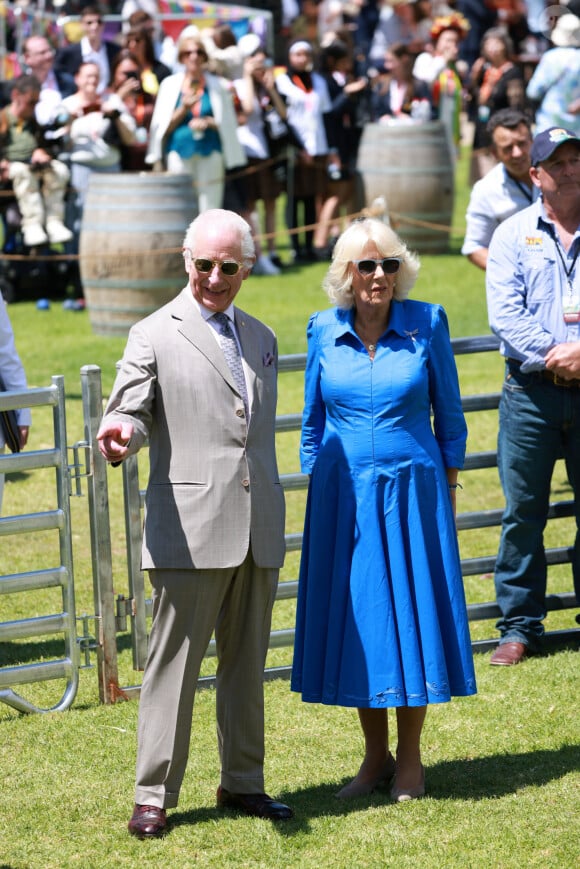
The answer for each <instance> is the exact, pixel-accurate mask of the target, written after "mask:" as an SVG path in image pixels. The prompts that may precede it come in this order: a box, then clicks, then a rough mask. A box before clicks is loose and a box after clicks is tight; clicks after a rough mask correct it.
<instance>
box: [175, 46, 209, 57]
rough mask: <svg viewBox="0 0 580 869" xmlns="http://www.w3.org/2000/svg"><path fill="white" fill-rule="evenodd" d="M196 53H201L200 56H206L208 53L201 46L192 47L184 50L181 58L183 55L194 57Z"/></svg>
mask: <svg viewBox="0 0 580 869" xmlns="http://www.w3.org/2000/svg"><path fill="white" fill-rule="evenodd" d="M195 55H199V57H206V53H205V51H203V50H202V49H200V48H192V49H190V50H189V51H182V52H181V54H180V55H179V57H180V58H182V57H192V56H195Z"/></svg>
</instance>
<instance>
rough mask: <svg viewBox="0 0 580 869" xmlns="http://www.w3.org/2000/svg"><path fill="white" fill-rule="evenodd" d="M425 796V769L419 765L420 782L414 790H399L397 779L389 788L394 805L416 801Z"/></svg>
mask: <svg viewBox="0 0 580 869" xmlns="http://www.w3.org/2000/svg"><path fill="white" fill-rule="evenodd" d="M424 796H425V767H424V766H423V764H421V780H420V782H419V784H418V785H417V786H416V787H414V788H399V787H397V777H396V776H395V780H394V782H393V787H392V788H391V799H392V800H393V801H394V802H395V803H404V802H406V801H407V800H418V799H420V797H424Z"/></svg>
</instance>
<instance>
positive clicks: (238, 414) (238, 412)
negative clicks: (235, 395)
mask: <svg viewBox="0 0 580 869" xmlns="http://www.w3.org/2000/svg"><path fill="white" fill-rule="evenodd" d="M236 416H244V411H243V410H236Z"/></svg>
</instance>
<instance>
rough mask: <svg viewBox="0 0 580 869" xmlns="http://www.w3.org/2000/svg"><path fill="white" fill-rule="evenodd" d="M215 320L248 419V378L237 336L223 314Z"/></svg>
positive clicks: (217, 315)
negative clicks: (245, 374) (245, 373)
mask: <svg viewBox="0 0 580 869" xmlns="http://www.w3.org/2000/svg"><path fill="white" fill-rule="evenodd" d="M213 318H214V320H215V321H216V323H217V324H218V326H219V332H218V336H219V342H220V346H221V348H222V350H223V354H224V356H225V357H226V362H227V363H228V366H229V369H230V371H231V372H232V377H233V378H234V382H235V384H236V386H237V387H238V391H239V393H240V395H241V396H242V398H243V400H244V408H245V410H246V419H248V392H247V390H246V378H245V377H244V369H243V367H242V357H241V356H240V351H239V349H238V342H237V341H236V336H235V335H234V333H233V331H232V327H231V325H230V318H229V317H228V316H227V315H226V314H223V313H222V312H220V313H218V314H214V315H213Z"/></svg>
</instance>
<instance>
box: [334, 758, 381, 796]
mask: <svg viewBox="0 0 580 869" xmlns="http://www.w3.org/2000/svg"><path fill="white" fill-rule="evenodd" d="M394 775H395V758H394V757H393V755H392V754H389V756H388V758H387V760H386V762H385V765H384V766H383V768H382V770H381V772H380V773H379V775H377V776H375V777H374V778H373V779H370V780H369V781H366V782H359V781H357V779H358V775H357V776H355V777H354V778H353V780H352V781H350V782H349V783H348V784H347V785H345V786H344V787H343V788H341V789H340V790H339V791H338V793H337V794H335V796H336V798H337V800H350V799H353V798H354V797H364V796H367V795H368V794H372V792H373V791H374V790H375V789H376V788H378V787H380V786H381V785H388V784H389V783H390V781H391V779H392V778H393V776H394Z"/></svg>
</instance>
